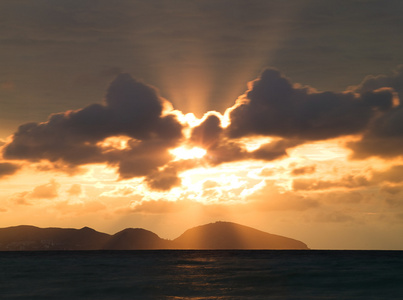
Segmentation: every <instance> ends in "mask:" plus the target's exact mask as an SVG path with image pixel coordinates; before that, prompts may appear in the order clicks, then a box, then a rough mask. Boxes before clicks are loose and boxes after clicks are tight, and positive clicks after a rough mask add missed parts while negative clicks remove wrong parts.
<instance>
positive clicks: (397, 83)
mask: <svg viewBox="0 0 403 300" xmlns="http://www.w3.org/2000/svg"><path fill="white" fill-rule="evenodd" d="M384 87H390V88H393V89H394V90H395V91H396V92H397V93H398V95H399V98H400V99H403V65H399V66H398V67H397V68H396V70H394V72H393V73H392V74H391V75H389V76H388V75H378V76H374V75H369V76H367V77H365V78H364V80H363V81H362V82H361V83H360V84H359V85H358V86H353V87H350V89H351V90H353V91H356V92H359V93H365V92H372V91H375V90H378V89H381V88H384Z"/></svg>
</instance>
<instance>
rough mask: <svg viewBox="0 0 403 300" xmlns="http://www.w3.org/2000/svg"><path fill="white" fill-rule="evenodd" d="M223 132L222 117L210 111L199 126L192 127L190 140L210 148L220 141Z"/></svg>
mask: <svg viewBox="0 0 403 300" xmlns="http://www.w3.org/2000/svg"><path fill="white" fill-rule="evenodd" d="M222 132H223V128H222V127H221V119H220V117H219V116H218V115H216V114H214V113H209V114H207V116H205V117H204V119H203V120H202V122H201V123H200V125H199V126H196V127H194V128H193V129H192V134H191V137H190V140H191V142H193V143H194V144H196V145H197V146H200V147H203V148H206V149H209V148H210V147H212V146H214V145H216V144H217V143H218V141H219V139H220V136H221V134H222Z"/></svg>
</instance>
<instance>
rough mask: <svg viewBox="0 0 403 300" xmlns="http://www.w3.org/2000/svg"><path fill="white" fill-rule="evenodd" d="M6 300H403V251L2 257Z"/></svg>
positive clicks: (1, 287) (1, 293) (0, 292)
mask: <svg viewBox="0 0 403 300" xmlns="http://www.w3.org/2000/svg"><path fill="white" fill-rule="evenodd" d="M0 299H41V300H42V299H99V300H102V299H298V300H301V299H338V300H339V299H365V300H367V299H403V251H319V250H310V251H111V252H104V251H101V252H98V251H95V252H91V251H89V252H0Z"/></svg>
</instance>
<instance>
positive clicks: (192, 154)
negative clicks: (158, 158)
mask: <svg viewBox="0 0 403 300" xmlns="http://www.w3.org/2000/svg"><path fill="white" fill-rule="evenodd" d="M169 152H170V153H171V154H173V155H174V156H175V160H187V159H200V158H202V157H203V156H204V155H206V153H207V151H206V150H205V149H203V148H200V147H192V148H189V147H186V146H181V147H178V148H175V149H172V150H170V151H169Z"/></svg>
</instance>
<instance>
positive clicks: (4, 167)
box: [0, 162, 21, 178]
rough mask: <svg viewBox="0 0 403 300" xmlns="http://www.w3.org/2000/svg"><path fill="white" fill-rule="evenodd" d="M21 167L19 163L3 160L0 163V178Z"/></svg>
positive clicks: (13, 172)
mask: <svg viewBox="0 0 403 300" xmlns="http://www.w3.org/2000/svg"><path fill="white" fill-rule="evenodd" d="M20 168H21V166H20V165H17V164H13V163H8V162H3V163H0V178H3V177H6V176H10V175H13V174H15V173H16V172H17V171H18V170H19V169H20Z"/></svg>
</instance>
